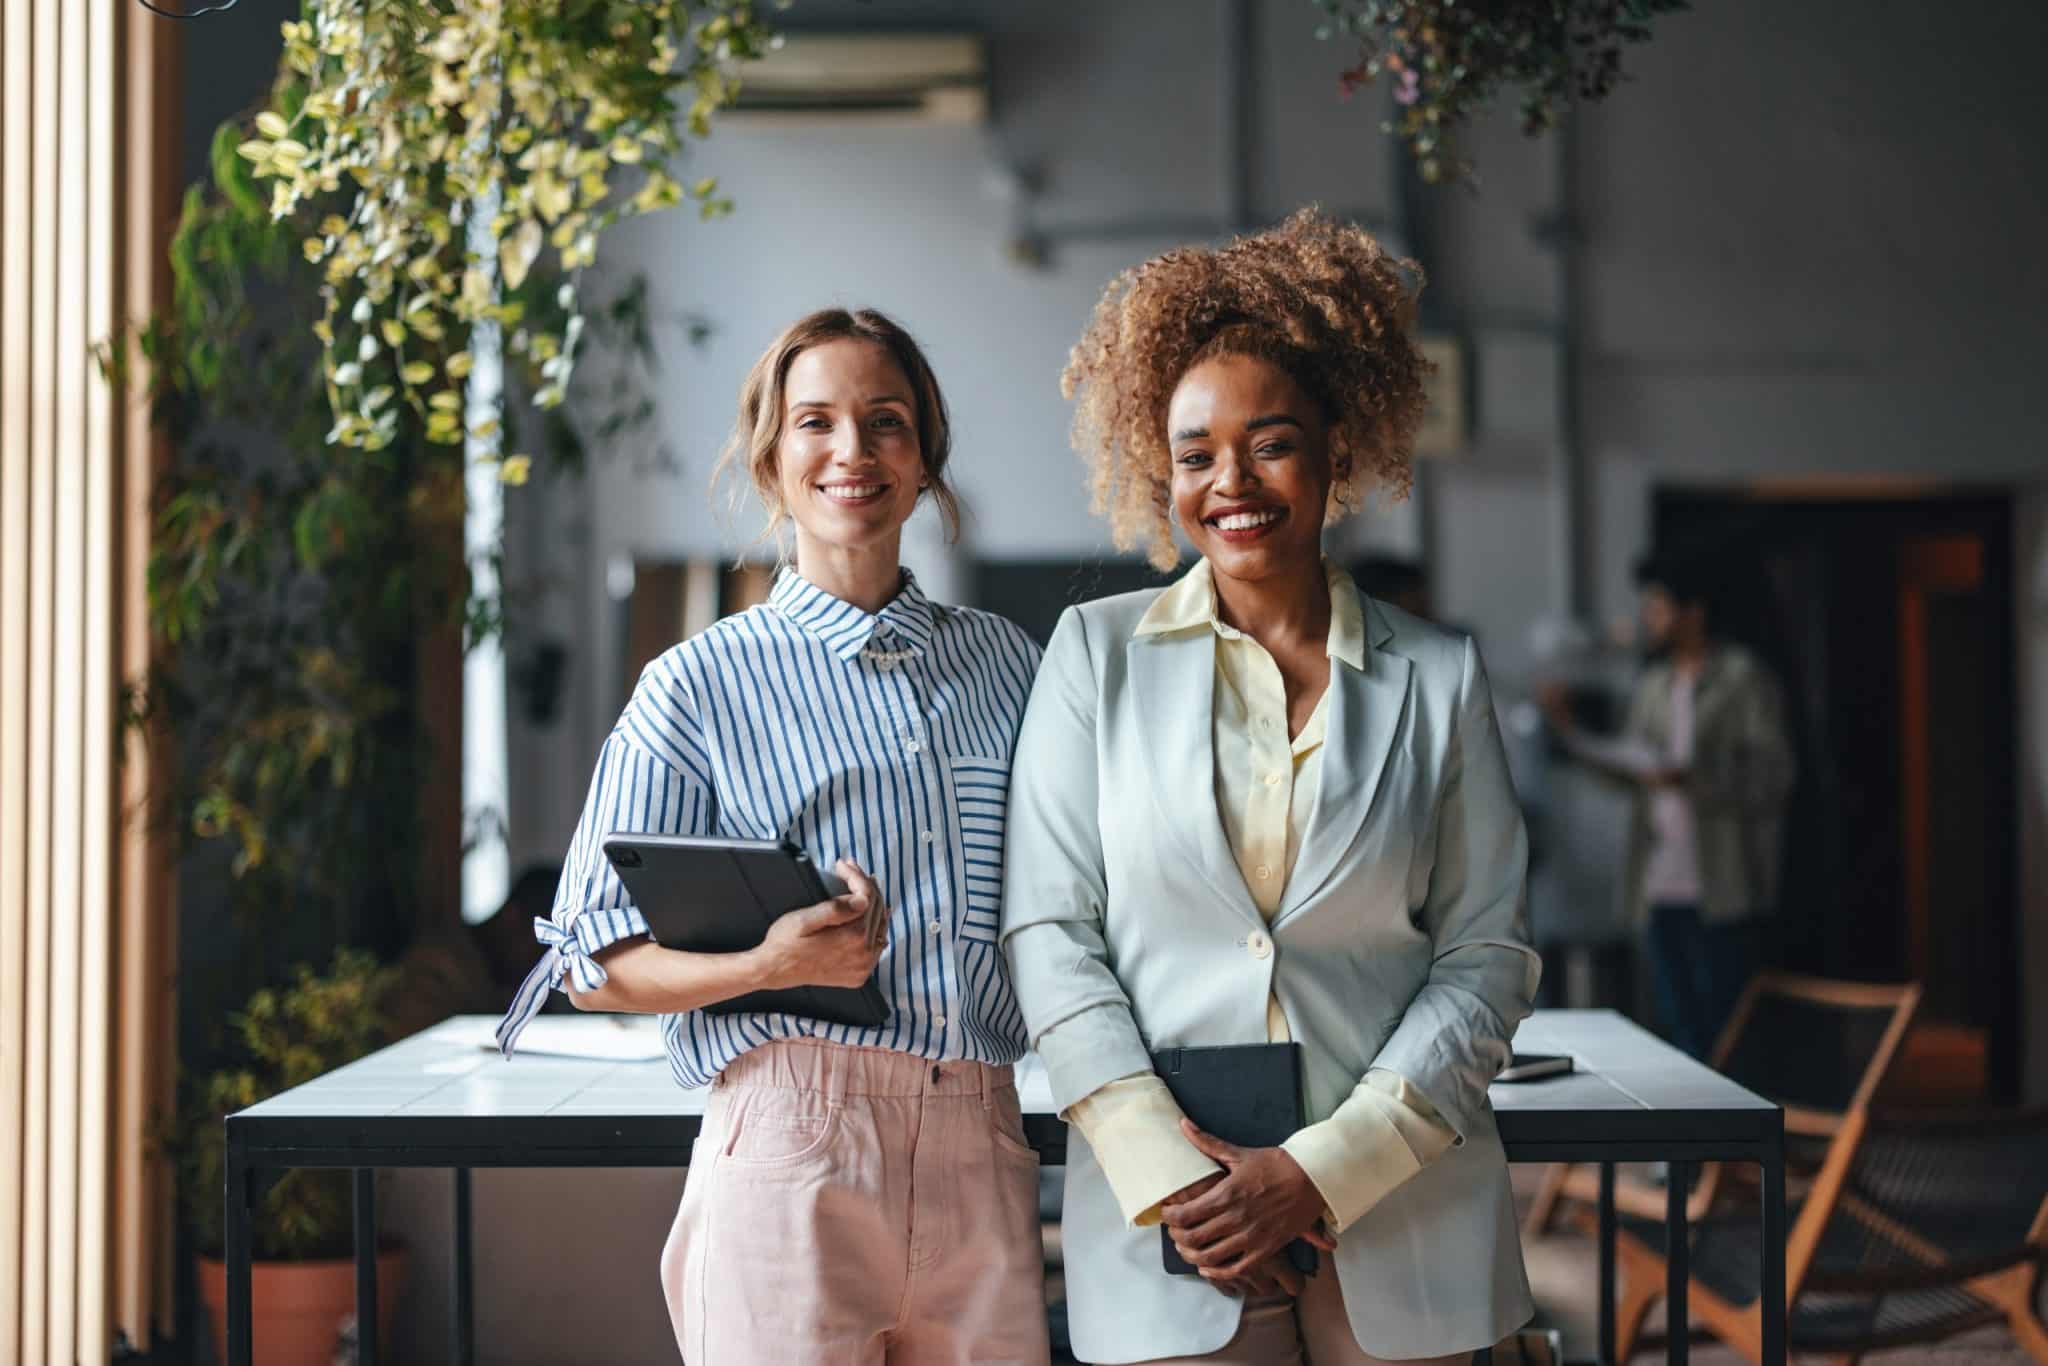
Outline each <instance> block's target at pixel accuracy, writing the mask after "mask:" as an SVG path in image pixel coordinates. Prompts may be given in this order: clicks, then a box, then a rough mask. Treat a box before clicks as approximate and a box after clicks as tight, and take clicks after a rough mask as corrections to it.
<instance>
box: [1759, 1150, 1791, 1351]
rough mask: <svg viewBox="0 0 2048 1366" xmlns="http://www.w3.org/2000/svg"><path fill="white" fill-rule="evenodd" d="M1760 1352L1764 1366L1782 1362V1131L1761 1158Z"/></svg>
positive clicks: (1783, 1216)
mask: <svg viewBox="0 0 2048 1366" xmlns="http://www.w3.org/2000/svg"><path fill="white" fill-rule="evenodd" d="M1762 1165H1763V1177H1764V1221H1763V1238H1764V1257H1763V1282H1764V1283H1763V1287H1762V1289H1763V1301H1762V1306H1761V1307H1762V1311H1763V1320H1764V1321H1763V1349H1764V1352H1763V1356H1764V1366H1784V1363H1785V1360H1786V1357H1785V1238H1786V1228H1785V1135H1784V1133H1783V1132H1782V1131H1780V1133H1779V1134H1778V1138H1777V1142H1776V1144H1775V1145H1774V1146H1773V1148H1772V1150H1771V1154H1770V1156H1768V1157H1767V1158H1765V1160H1764V1162H1763V1164H1762Z"/></svg>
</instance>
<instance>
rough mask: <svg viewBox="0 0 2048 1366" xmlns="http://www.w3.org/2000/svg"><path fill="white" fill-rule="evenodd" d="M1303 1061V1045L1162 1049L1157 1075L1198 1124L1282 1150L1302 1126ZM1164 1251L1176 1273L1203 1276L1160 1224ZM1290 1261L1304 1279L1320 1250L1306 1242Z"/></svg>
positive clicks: (1155, 1061)
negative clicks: (1281, 1146)
mask: <svg viewBox="0 0 2048 1366" xmlns="http://www.w3.org/2000/svg"><path fill="white" fill-rule="evenodd" d="M1303 1067H1304V1059H1303V1055H1302V1051H1301V1045H1300V1044H1298V1043H1253V1044H1232V1045H1221V1046H1208V1047H1193V1048H1161V1049H1157V1050H1155V1051H1154V1052H1153V1054H1152V1070H1153V1071H1155V1072H1157V1073H1158V1074H1159V1078H1160V1080H1161V1081H1164V1082H1165V1083H1166V1089H1167V1090H1168V1091H1170V1092H1172V1093H1173V1098H1174V1100H1175V1102H1176V1103H1178V1104H1179V1106H1180V1108H1181V1113H1182V1114H1185V1115H1186V1116H1187V1117H1188V1118H1189V1119H1191V1120H1193V1121H1194V1123H1195V1127H1196V1128H1198V1129H1201V1130H1203V1131H1204V1132H1206V1133H1209V1134H1211V1135H1214V1136H1215V1137H1217V1138H1220V1139H1222V1140H1223V1141H1224V1142H1225V1143H1235V1144H1236V1145H1237V1146H1239V1147H1240V1148H1277V1147H1279V1146H1280V1145H1281V1144H1282V1143H1284V1142H1285V1141H1286V1140H1287V1139H1289V1138H1291V1137H1293V1135H1294V1133H1295V1131H1296V1130H1298V1129H1300V1128H1301V1097H1302V1090H1303V1075H1302V1070H1303ZM1159 1250H1160V1255H1161V1258H1162V1260H1163V1261H1164V1263H1165V1266H1166V1274H1167V1275H1169V1276H1193V1275H1196V1274H1198V1273H1197V1272H1196V1270H1195V1268H1194V1267H1192V1266H1190V1265H1188V1263H1187V1261H1186V1259H1184V1258H1183V1257H1182V1256H1181V1255H1180V1249H1179V1248H1177V1247H1175V1246H1174V1245H1173V1230H1172V1229H1169V1228H1167V1227H1165V1226H1164V1225H1161V1226H1160V1229H1159ZM1287 1260H1288V1261H1289V1262H1291V1263H1293V1265H1294V1269H1295V1270H1297V1271H1299V1272H1301V1273H1302V1274H1303V1275H1304V1276H1313V1275H1314V1274H1315V1272H1316V1261H1317V1258H1316V1250H1315V1248H1314V1247H1313V1246H1311V1245H1310V1244H1308V1243H1305V1242H1303V1241H1302V1240H1300V1239H1299V1238H1297V1239H1295V1240H1294V1241H1293V1242H1291V1243H1289V1244H1288V1245H1287Z"/></svg>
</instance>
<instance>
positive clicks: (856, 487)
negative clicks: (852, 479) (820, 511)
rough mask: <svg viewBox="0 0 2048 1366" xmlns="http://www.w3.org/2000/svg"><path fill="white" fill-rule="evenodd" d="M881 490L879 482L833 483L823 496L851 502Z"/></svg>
mask: <svg viewBox="0 0 2048 1366" xmlns="http://www.w3.org/2000/svg"><path fill="white" fill-rule="evenodd" d="M881 491H882V486H881V485H880V484H834V485H833V486H832V487H830V488H828V489H826V490H825V496H826V497H828V498H839V499H843V500H844V501H846V502H849V503H853V502H858V501H860V500H861V499H863V498H872V497H874V496H875V495H876V494H878V493H880V492H881Z"/></svg>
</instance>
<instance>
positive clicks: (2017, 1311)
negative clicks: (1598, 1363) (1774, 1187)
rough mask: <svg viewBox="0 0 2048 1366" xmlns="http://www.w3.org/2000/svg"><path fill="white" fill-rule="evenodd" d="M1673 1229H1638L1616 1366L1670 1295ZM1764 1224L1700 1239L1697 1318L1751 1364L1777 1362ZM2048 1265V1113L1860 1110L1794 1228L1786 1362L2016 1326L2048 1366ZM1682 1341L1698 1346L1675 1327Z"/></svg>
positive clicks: (1839, 1359) (1626, 1252)
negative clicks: (2043, 1289)
mask: <svg viewBox="0 0 2048 1366" xmlns="http://www.w3.org/2000/svg"><path fill="white" fill-rule="evenodd" d="M1664 1237H1665V1233H1664V1226H1663V1225H1662V1224H1661V1223H1658V1222H1654V1221H1650V1220H1636V1219H1630V1220H1627V1221H1625V1222H1624V1224H1623V1227H1622V1229H1621V1230H1620V1232H1619V1236H1618V1237H1617V1238H1616V1243H1615V1252H1616V1262H1617V1266H1618V1269H1619V1270H1620V1272H1621V1275H1622V1286H1621V1295H1620V1298H1619V1303H1618V1305H1617V1315H1616V1318H1617V1322H1616V1325H1615V1327H1616V1334H1615V1352H1616V1359H1617V1360H1620V1361H1627V1360H1628V1359H1629V1356H1630V1354H1631V1353H1632V1352H1633V1350H1634V1348H1635V1346H1636V1343H1637V1340H1638V1337H1639V1336H1640V1333H1641V1329H1642V1323H1643V1318H1644V1316H1645V1315H1646V1314H1647V1313H1648V1311H1649V1307H1650V1305H1652V1304H1654V1303H1655V1302H1656V1300H1657V1299H1658V1298H1659V1297H1660V1296H1661V1295H1662V1294H1663V1293H1664V1285H1665V1279H1664V1277H1665V1266H1664V1251H1663V1249H1664ZM1758 1254H1759V1247H1758V1239H1757V1225H1756V1222H1755V1220H1754V1218H1753V1217H1737V1218H1718V1219H1710V1220H1708V1221H1707V1222H1705V1223H1703V1224H1701V1225H1699V1226H1697V1227H1696V1228H1694V1230H1693V1232H1692V1243H1691V1248H1690V1268H1691V1271H1692V1277H1691V1282H1690V1289H1689V1290H1688V1292H1687V1294H1688V1299H1689V1300H1690V1303H1691V1308H1692V1313H1693V1314H1694V1316H1696V1318H1697V1319H1699V1320H1700V1321H1701V1322H1703V1323H1704V1324H1705V1326H1706V1327H1707V1328H1708V1329H1709V1330H1710V1331H1711V1332H1712V1333H1713V1334H1714V1335H1715V1336H1716V1337H1718V1338H1720V1339H1721V1340H1722V1341H1723V1342H1725V1343H1727V1344H1728V1345H1729V1346H1730V1347H1733V1348H1734V1349H1735V1350H1737V1351H1738V1352H1741V1353H1742V1354H1743V1355H1744V1356H1745V1357H1747V1358H1748V1359H1749V1360H1750V1361H1753V1362H1758V1363H1761V1361H1762V1359H1763V1341H1762V1325H1761V1322H1760V1319H1759V1317H1758V1314H1759V1310H1758V1304H1757V1300H1758V1286H1759V1284H1760V1281H1759V1276H1760V1272H1761V1266H1762V1264H1761V1259H1760V1257H1759V1255H1758ZM2044 1265H2048V1107H2044V1108H2039V1109H2034V1110H2026V1111H2005V1112H2002V1113H1985V1112H1978V1111H1940V1112H1925V1111H1923V1112H1912V1111H1878V1112H1876V1113H1874V1114H1873V1113H1870V1112H1867V1111H1861V1110H1859V1111H1856V1112H1853V1113H1851V1114H1850V1115H1849V1116H1848V1118H1847V1119H1846V1120H1844V1121H1843V1125H1842V1131H1841V1134H1840V1137H1839V1138H1838V1139H1837V1140H1836V1141H1835V1143H1834V1144H1833V1145H1832V1147H1831V1148H1830V1150H1829V1153H1828V1159H1827V1162H1826V1164H1825V1165H1824V1166H1823V1167H1822V1168H1821V1172H1820V1175H1819V1176H1818V1177H1817V1178H1816V1179H1815V1180H1814V1183H1813V1185H1812V1187H1811V1188H1810V1189H1809V1190H1808V1192H1807V1194H1806V1196H1805V1198H1804V1200H1803V1201H1802V1202H1801V1204H1800V1206H1799V1208H1798V1209H1797V1210H1796V1212H1795V1213H1794V1217H1793V1220H1792V1231H1791V1236H1790V1238H1789V1240H1788V1242H1787V1245H1786V1249H1785V1290H1786V1293H1785V1300H1786V1306H1787V1309H1786V1318H1787V1332H1786V1342H1787V1346H1788V1348H1789V1349H1790V1350H1791V1351H1792V1352H1795V1353H1799V1354H1802V1355H1805V1354H1818V1355H1821V1356H1824V1357H1825V1358H1827V1359H1828V1360H1829V1361H1830V1362H1833V1363H1836V1364H1837V1366H1853V1363H1855V1362H1856V1361H1858V1360H1859V1359H1860V1358H1861V1357H1862V1355H1863V1354H1864V1353H1866V1352H1875V1351H1880V1350H1885V1349H1889V1348H1893V1347H1900V1346H1906V1345H1911V1344H1916V1343H1927V1342H1933V1341H1937V1340H1939V1339H1941V1338H1946V1337H1950V1336H1953V1335H1954V1334H1956V1333H1959V1332H1963V1331H1966V1330H1968V1329H1971V1328H1976V1327H1979V1326H1981V1325H1984V1324H1988V1323H1998V1322H2001V1321H2002V1322H2004V1323H2005V1324H2006V1325H2007V1326H2008V1327H2009V1328H2010V1330H2011V1332H2012V1335H2013V1337H2014V1338H2015V1339H2016V1340H2017V1341H2018V1343H2019V1345H2020V1347H2021V1348H2022V1349H2023V1350H2024V1351H2025V1352H2026V1353H2027V1355H2028V1356H2029V1357H2031V1358H2032V1359H2033V1360H2034V1361H2036V1362H2038V1363H2042V1366H2048V1327H2044V1326H2043V1324H2042V1322H2041V1319H2040V1317H2039V1315H2038V1314H2037V1313H2036V1312H2035V1309H2034V1297H2035V1294H2036V1293H2037V1291H2038V1290H2039V1289H2040V1284H2041V1276H2042V1270H2043V1267H2044ZM1671 1331H1672V1332H1685V1331H1688V1325H1685V1324H1673V1325H1671Z"/></svg>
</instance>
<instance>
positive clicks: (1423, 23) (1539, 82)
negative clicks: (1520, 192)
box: [1315, 0, 1689, 182]
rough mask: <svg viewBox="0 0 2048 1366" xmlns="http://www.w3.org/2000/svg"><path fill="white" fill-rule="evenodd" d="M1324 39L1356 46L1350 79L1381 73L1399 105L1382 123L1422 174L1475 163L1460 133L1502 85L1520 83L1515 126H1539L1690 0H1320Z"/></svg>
mask: <svg viewBox="0 0 2048 1366" xmlns="http://www.w3.org/2000/svg"><path fill="white" fill-rule="evenodd" d="M1315 5H1316V7H1317V8H1318V9H1320V10H1322V11H1323V13H1324V15H1325V22H1324V23H1323V25H1322V27H1321V29H1320V30H1319V31H1318V32H1319V36H1321V37H1324V38H1333V37H1344V38H1350V39H1353V40H1355V41H1356V42H1357V43H1358V45H1359V49H1360V51H1359V59H1358V62H1357V64H1356V65H1355V66H1354V67H1352V68H1351V69H1350V70H1349V71H1347V72H1345V74H1344V84H1345V88H1346V89H1347V90H1349V89H1355V88H1357V87H1358V86H1361V85H1364V84H1367V83H1369V82H1371V81H1373V80H1375V79H1377V78H1378V77H1379V76H1380V75H1382V74H1385V75H1387V76H1389V77H1391V78H1392V79H1393V81H1394V98H1395V99H1396V100H1397V101H1398V102H1399V103H1400V105H1401V106H1402V109H1401V113H1400V115H1399V116H1398V117H1397V118H1396V119H1395V121H1394V122H1393V123H1392V124H1390V125H1389V126H1388V128H1387V131H1388V132H1395V133H1398V134H1399V135H1400V137H1401V139H1402V140H1403V141H1404V142H1406V143H1407V145H1408V148H1409V150H1410V151H1411V152H1412V153H1413V154H1414V157H1415V163H1416V167H1417V169H1418V170H1419V171H1420V172H1421V173H1422V178H1423V179H1424V180H1427V181H1431V182H1434V181H1438V180H1443V179H1456V178H1458V177H1461V176H1464V175H1466V174H1468V173H1469V172H1470V171H1471V169H1472V168H1471V165H1470V163H1468V162H1466V161H1465V160H1464V159H1463V158H1462V157H1461V156H1460V155H1459V152H1458V148H1457V141H1456V138H1457V133H1458V131H1459V129H1460V128H1461V127H1462V126H1463V125H1464V124H1465V123H1466V122H1467V121H1468V120H1470V119H1471V117H1472V116H1473V115H1474V114H1476V113H1478V112H1480V111H1481V110H1482V109H1484V108H1485V107H1486V106H1487V105H1489V104H1491V103H1492V102H1493V99H1494V97H1495V96H1496V95H1498V94H1499V93H1500V92H1501V90H1502V89H1503V88H1505V87H1510V86H1512V87H1518V88H1519V89H1520V90H1521V92H1522V95H1521V109H1522V130H1523V131H1524V132H1526V133H1528V134H1530V135H1531V136H1534V135H1536V134H1539V133H1543V132H1545V131H1547V130H1548V129H1549V128H1551V127H1552V126H1553V125H1554V124H1555V123H1556V121H1557V118H1558V115H1559V114H1561V113H1562V112H1563V111H1564V110H1565V109H1566V108H1568V107H1569V106H1570V105H1571V103H1572V102H1573V101H1574V100H1586V101H1592V100H1600V99H1604V98H1606V96H1607V95H1608V94H1609V93H1610V92H1611V91H1612V90H1613V89H1614V87H1615V85H1616V84H1617V83H1619V82H1620V81H1621V80H1622V71H1621V54H1622V48H1623V45H1624V44H1627V43H1640V42H1644V41H1646V40H1647V39H1648V38H1649V36H1650V21H1651V20H1652V19H1654V18H1655V17H1656V16H1658V15H1660V14H1669V13H1672V12H1674V11H1677V10H1682V9H1686V8H1689V3H1688V0H1315Z"/></svg>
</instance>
